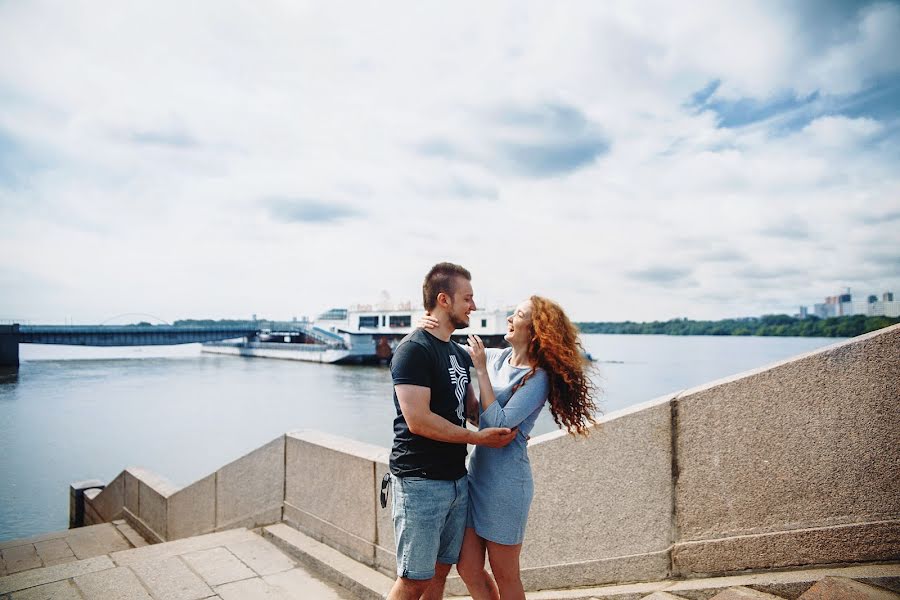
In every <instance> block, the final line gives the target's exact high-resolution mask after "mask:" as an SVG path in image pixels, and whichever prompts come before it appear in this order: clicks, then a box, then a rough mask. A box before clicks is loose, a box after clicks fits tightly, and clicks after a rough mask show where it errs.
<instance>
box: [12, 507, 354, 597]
mask: <svg viewBox="0 0 900 600" xmlns="http://www.w3.org/2000/svg"><path fill="white" fill-rule="evenodd" d="M212 598H219V599H221V600H256V599H263V598H265V599H267V600H289V599H297V598H304V599H309V598H315V599H322V600H352V596H350V595H349V594H348V593H347V592H346V591H344V590H342V589H340V588H336V587H334V586H332V585H330V584H328V583H325V582H323V581H321V580H320V579H318V578H316V577H315V576H313V575H312V574H310V573H309V572H308V571H306V570H305V569H304V568H302V567H301V566H298V565H297V564H296V563H295V561H294V560H293V559H291V558H290V557H289V556H287V555H286V554H284V553H283V552H281V551H280V550H279V549H278V548H276V547H275V546H274V545H273V544H271V543H270V542H268V541H267V540H265V539H263V538H262V537H261V536H259V535H258V534H256V533H254V532H252V531H248V530H246V529H233V530H230V531H223V532H219V533H211V534H208V535H201V536H197V537H192V538H187V539H183V540H176V541H174V542H166V543H163V544H154V545H147V544H146V542H144V540H143V539H142V538H141V537H140V536H139V535H137V534H136V533H135V532H134V531H133V530H131V528H130V527H128V525H127V524H125V523H124V522H123V521H117V522H115V523H113V524H103V525H94V526H91V527H83V528H80V529H72V530H68V531H61V532H58V533H55V534H48V535H44V536H39V537H36V538H30V539H26V540H17V541H12V542H4V543H0V600H38V599H39V600H51V599H52V600H202V599H212Z"/></svg>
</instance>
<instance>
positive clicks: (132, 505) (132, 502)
mask: <svg viewBox="0 0 900 600" xmlns="http://www.w3.org/2000/svg"><path fill="white" fill-rule="evenodd" d="M141 471H142V469H137V468H136V467H129V468H127V469H125V471H123V474H124V475H125V477H124V486H125V508H127V509H128V510H129V511H130V512H131V514H133V515H135V516H139V515H140V514H141V511H140V507H139V506H138V502H139V496H138V473H140V472H141Z"/></svg>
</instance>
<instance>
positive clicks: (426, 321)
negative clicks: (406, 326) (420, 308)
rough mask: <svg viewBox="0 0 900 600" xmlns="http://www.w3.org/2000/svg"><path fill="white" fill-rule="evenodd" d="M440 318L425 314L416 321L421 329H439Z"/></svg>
mask: <svg viewBox="0 0 900 600" xmlns="http://www.w3.org/2000/svg"><path fill="white" fill-rule="evenodd" d="M437 326H438V320H437V319H435V318H434V317H432V316H431V315H425V316H424V317H422V318H421V319H419V321H418V322H417V323H416V327H418V328H419V329H437Z"/></svg>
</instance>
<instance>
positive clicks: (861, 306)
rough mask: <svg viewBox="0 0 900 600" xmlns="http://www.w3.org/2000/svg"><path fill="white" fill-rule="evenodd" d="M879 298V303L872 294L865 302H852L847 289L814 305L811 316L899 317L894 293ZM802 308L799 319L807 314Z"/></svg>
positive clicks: (885, 293) (899, 307)
mask: <svg viewBox="0 0 900 600" xmlns="http://www.w3.org/2000/svg"><path fill="white" fill-rule="evenodd" d="M881 298H882V299H881V300H880V301H879V300H878V296H876V295H874V294H872V295H870V296H868V297H867V298H866V300H857V301H854V300H853V296H852V294H851V293H850V289H849V288H847V289H846V291H845V292H844V293H843V294H838V295H836V296H828V297H826V298H825V302H822V303H818V304H814V305H813V307H812V314H814V315H815V316H817V317H819V318H820V319H828V318H831V317H847V316H851V315H865V316H868V317H900V302H897V301H895V300H894V293H893V292H884V293H883V294H882V295H881ZM804 308H805V307H800V314H801V318H806V316H807V315H808V314H809V313H808V312H807V311H806V310H804Z"/></svg>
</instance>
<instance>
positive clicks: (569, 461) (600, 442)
mask: <svg viewBox="0 0 900 600" xmlns="http://www.w3.org/2000/svg"><path fill="white" fill-rule="evenodd" d="M529 455H530V457H531V462H532V466H533V470H534V479H535V497H534V503H533V505H532V509H531V515H530V519H529V525H528V530H527V533H526V539H525V544H524V546H523V551H522V568H523V580H524V582H525V584H526V588H527V589H541V588H548V587H558V586H563V585H565V586H573V585H589V584H602V583H611V582H620V583H624V582H629V581H645V580H654V579H664V578H667V577H671V576H678V577H698V576H704V575H707V574H725V573H735V572H738V571H745V570H766V569H779V568H786V567H795V566H810V565H826V564H828V565H831V564H845V563H855V562H867V561H886V560H897V559H898V558H900V477H898V474H900V326H894V327H891V328H888V329H884V330H881V331H879V332H875V333H872V334H867V335H864V336H861V337H858V338H854V339H852V340H847V341H843V342H840V343H838V344H835V345H833V346H830V347H828V348H825V349H822V350H819V351H816V352H813V353H810V354H807V355H804V356H800V357H797V358H794V359H791V360H788V361H784V362H782V363H778V364H776V365H771V366H768V367H765V368H761V369H757V370H754V371H751V372H748V373H743V374H740V375H736V376H734V377H730V378H727V379H723V380H720V381H716V382H713V383H710V384H707V385H704V386H701V387H698V388H695V389H691V390H686V391H683V392H680V393H673V394H672V395H670V396H665V397H662V398H659V399H657V400H653V401H650V402H647V403H645V404H643V405H639V406H636V407H632V408H630V409H627V410H625V411H620V412H618V413H614V414H611V415H608V416H606V417H604V418H603V419H601V421H600V423H599V424H598V425H597V426H596V427H594V428H593V429H592V430H591V432H590V435H588V436H587V437H584V438H576V437H572V436H569V435H566V434H565V433H564V432H554V433H550V434H547V435H544V436H540V437H537V438H535V439H533V440H532V441H531V444H530V448H529ZM387 456H388V450H387V449H384V448H378V447H374V446H370V445H368V444H362V443H359V442H355V441H352V440H347V439H344V438H340V437H337V436H331V435H326V434H322V433H319V432H312V431H304V432H293V433H288V434H285V435H284V436H280V437H279V438H277V439H275V440H273V441H272V442H270V443H269V444H267V445H265V446H263V447H262V448H259V449H257V450H255V451H253V452H251V453H250V454H248V455H247V456H244V457H242V458H240V459H238V460H236V461H234V462H233V463H231V464H229V465H226V466H225V467H223V468H222V469H219V470H218V471H216V472H215V473H213V474H211V475H209V476H208V477H206V478H204V479H201V480H200V481H197V482H195V483H193V484H191V485H190V486H187V487H185V488H183V489H180V490H178V489H175V488H174V487H173V486H171V485H170V484H168V483H166V482H165V481H163V480H161V479H160V478H158V477H156V476H155V475H153V474H151V473H148V472H146V471H143V470H141V469H134V468H129V469H127V470H126V471H124V472H123V473H122V474H120V475H119V476H118V477H117V478H115V479H114V480H113V481H112V482H111V483H110V484H109V485H108V486H107V487H106V488H105V489H104V490H103V491H101V492H99V493H96V492H94V493H91V494H90V495H89V496H88V497H87V498H86V507H85V508H86V515H87V517H88V519H89V521H90V522H99V521H104V520H106V521H108V520H112V519H114V518H119V517H122V516H124V517H125V518H127V519H128V520H129V522H131V523H132V524H133V526H136V527H137V528H138V529H140V530H141V531H142V532H143V533H144V534H145V537H148V539H152V540H171V539H177V538H181V537H188V536H191V535H196V534H200V533H206V532H209V531H216V530H221V529H228V528H231V527H235V526H250V527H253V526H257V525H263V524H267V523H274V522H277V521H281V520H284V521H286V522H288V523H289V524H291V525H293V526H294V527H297V528H298V529H300V530H301V531H303V532H305V533H307V534H308V535H310V536H312V537H314V538H316V539H318V540H320V541H323V542H325V543H327V544H329V545H331V546H333V547H334V548H337V549H338V550H340V551H342V552H344V553H345V554H347V555H349V556H352V557H353V558H355V559H356V560H358V561H361V562H363V563H365V564H368V565H371V566H374V567H376V568H377V569H379V570H381V571H382V572H384V573H387V574H391V573H392V572H393V569H394V565H395V562H394V553H393V531H392V527H391V519H390V506H389V507H388V508H387V509H381V508H380V506H379V505H378V495H379V487H380V482H381V477H382V475H383V474H384V473H385V472H386V471H387ZM448 589H449V590H450V591H451V592H463V591H464V588H463V586H462V584H461V582H460V581H459V580H458V578H455V577H452V578H451V579H450V582H449V588H448Z"/></svg>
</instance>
